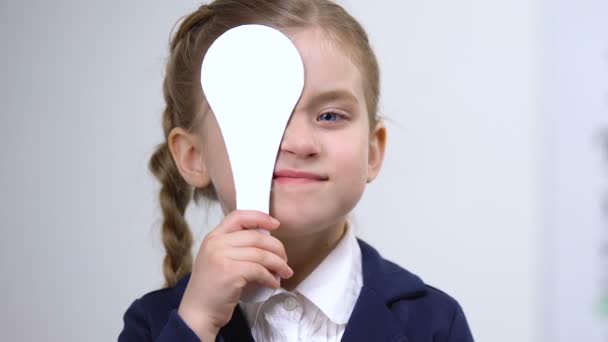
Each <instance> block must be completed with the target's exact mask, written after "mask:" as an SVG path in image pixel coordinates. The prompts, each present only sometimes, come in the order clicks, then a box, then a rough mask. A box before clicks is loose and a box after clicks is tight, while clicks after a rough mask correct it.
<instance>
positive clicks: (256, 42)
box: [201, 25, 304, 302]
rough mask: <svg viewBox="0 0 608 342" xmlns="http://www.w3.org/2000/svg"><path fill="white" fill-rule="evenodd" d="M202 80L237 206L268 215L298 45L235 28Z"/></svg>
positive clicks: (274, 34) (299, 75) (210, 58)
mask: <svg viewBox="0 0 608 342" xmlns="http://www.w3.org/2000/svg"><path fill="white" fill-rule="evenodd" d="M201 84H202V88H203V92H204V94H205V97H206V99H207V101H208V102H209V106H210V107H211V110H212V111H213V114H215V117H216V119H217V122H218V124H219V126H220V130H221V131H222V136H223V138H224V142H225V143H226V150H227V151H228V159H229V160H230V165H231V168H232V175H233V177H234V188H235V192H236V208H237V209H241V210H258V211H261V212H264V213H267V214H268V213H269V207H270V189H271V186H272V175H273V172H274V166H275V161H276V157H277V152H278V150H279V146H280V144H281V140H282V137H283V134H284V132H285V128H286V126H287V122H288V121H289V117H290V116H291V113H292V111H293V109H294V107H295V105H296V103H297V102H298V100H299V98H300V95H301V94H302V90H303V87H304V64H303V63H302V58H301V56H300V54H299V52H298V50H297V48H296V47H295V46H294V45H293V43H292V42H291V41H290V40H289V38H287V37H286V36H285V35H284V34H283V33H281V32H280V31H278V30H276V29H273V28H270V27H268V26H263V25H243V26H239V27H236V28H233V29H231V30H228V31H226V32H225V33H224V34H222V35H221V36H220V37H219V38H218V39H217V40H215V42H213V44H212V45H211V47H210V48H209V50H208V51H207V54H206V55H205V58H204V60H203V64H202V68H201ZM279 229H280V228H279ZM259 231H260V232H264V233H268V231H266V230H262V229H259ZM272 292H273V291H272V290H271V289H269V288H264V287H261V286H257V285H255V284H250V285H248V287H247V288H246V289H245V291H244V292H243V295H242V296H241V300H243V301H246V302H258V301H263V300H265V299H267V298H268V297H270V295H271V294H272Z"/></svg>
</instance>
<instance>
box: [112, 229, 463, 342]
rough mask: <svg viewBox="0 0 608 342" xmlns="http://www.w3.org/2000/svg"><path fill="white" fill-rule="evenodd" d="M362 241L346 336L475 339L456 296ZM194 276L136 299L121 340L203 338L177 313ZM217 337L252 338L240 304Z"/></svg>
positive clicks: (410, 341) (227, 340) (449, 341)
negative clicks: (358, 281)
mask: <svg viewBox="0 0 608 342" xmlns="http://www.w3.org/2000/svg"><path fill="white" fill-rule="evenodd" d="M357 240H358V242H359V246H360V247H361V256H362V268H363V287H362V288H361V293H360V295H359V298H358V299H357V303H356V304H355V308H354V309H353V312H352V314H351V316H350V318H349V320H348V323H347V325H346V330H345V331H344V335H343V336H342V341H393V342H397V341H400V342H427V341H428V342H469V341H473V337H472V335H471V331H470V330H469V326H468V324H467V320H466V318H465V315H464V312H463V311H462V308H461V307H460V305H459V304H458V302H456V300H454V299H453V298H451V297H450V296H448V295H447V294H445V293H444V292H441V291H440V290H438V289H436V288H433V287H431V286H428V285H425V284H424V283H423V282H422V280H420V278H418V277H417V276H416V275H414V274H412V273H410V272H408V271H406V270H404V269H403V268H401V267H399V266H398V265H396V264H394V263H392V262H390V261H388V260H385V259H384V258H382V257H381V256H380V254H378V252H377V251H376V250H375V249H374V248H373V247H371V246H370V245H368V244H367V243H365V242H364V241H362V240H360V239H357ZM189 278H190V277H189V276H186V277H184V278H183V279H181V280H180V281H179V282H178V283H177V284H176V285H175V286H174V287H171V288H166V289H162V290H158V291H154V292H151V293H148V294H147V295H145V296H143V297H142V298H140V299H137V300H135V302H133V304H132V305H131V306H130V307H129V309H128V310H127V312H126V313H125V315H124V323H125V325H124V329H123V331H122V332H121V333H120V336H119V337H118V341H119V342H128V341H158V342H161V341H162V342H164V341H188V342H189V341H193V342H194V341H199V339H198V337H197V336H196V334H195V333H194V332H193V331H192V330H191V329H190V328H189V327H188V326H187V325H186V323H185V322H184V321H183V320H182V319H181V318H180V317H179V315H178V314H177V308H178V306H179V303H180V301H181V299H182V296H183V294H184V290H185V289H186V285H187V284H188V279H189ZM216 341H223V342H232V341H239V342H241V341H253V337H252V336H251V330H250V328H249V326H248V324H247V320H246V319H245V316H244V314H243V312H242V311H241V309H240V307H239V306H238V305H237V306H236V307H235V309H234V313H233V314H232V318H231V319H230V321H229V322H228V324H226V325H225V326H224V327H222V328H221V329H220V331H219V334H218V336H217V340H216Z"/></svg>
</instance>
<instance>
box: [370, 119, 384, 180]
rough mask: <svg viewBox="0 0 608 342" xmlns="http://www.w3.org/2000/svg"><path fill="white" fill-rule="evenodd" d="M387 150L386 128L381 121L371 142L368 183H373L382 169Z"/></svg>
mask: <svg viewBox="0 0 608 342" xmlns="http://www.w3.org/2000/svg"><path fill="white" fill-rule="evenodd" d="M385 150H386V127H385V126H384V122H382V121H379V122H378V123H377V124H376V127H375V128H374V130H373V131H372V133H371V135H370V140H369V154H368V163H367V167H368V170H367V183H371V182H372V181H373V180H374V179H375V178H376V176H378V173H380V169H381V168H382V162H383V161H384V152H385Z"/></svg>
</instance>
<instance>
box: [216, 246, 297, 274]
mask: <svg viewBox="0 0 608 342" xmlns="http://www.w3.org/2000/svg"><path fill="white" fill-rule="evenodd" d="M226 256H227V257H229V258H230V259H232V260H235V261H244V262H253V263H256V264H260V265H262V266H264V268H266V269H267V270H269V271H270V272H271V273H274V274H278V275H279V276H280V277H281V278H289V277H291V276H292V275H293V270H292V269H291V268H290V267H289V265H287V263H286V262H285V260H284V259H282V258H281V257H279V256H278V255H276V254H274V253H271V252H268V251H265V250H263V249H260V248H255V247H246V248H233V249H231V250H230V251H229V252H227V254H226Z"/></svg>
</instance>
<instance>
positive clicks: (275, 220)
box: [270, 217, 281, 225]
mask: <svg viewBox="0 0 608 342" xmlns="http://www.w3.org/2000/svg"><path fill="white" fill-rule="evenodd" d="M270 219H271V220H272V223H274V224H275V225H276V224H281V222H279V220H277V219H275V218H274V217H270Z"/></svg>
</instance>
